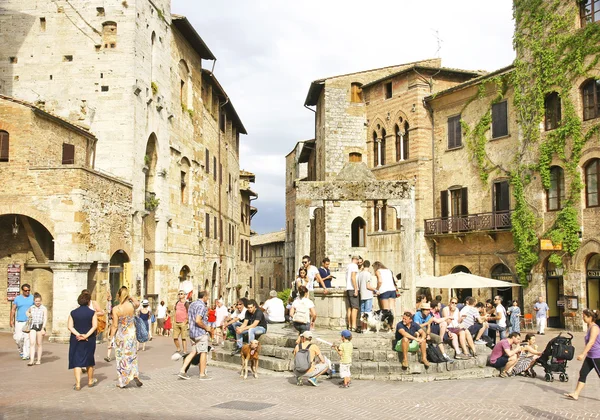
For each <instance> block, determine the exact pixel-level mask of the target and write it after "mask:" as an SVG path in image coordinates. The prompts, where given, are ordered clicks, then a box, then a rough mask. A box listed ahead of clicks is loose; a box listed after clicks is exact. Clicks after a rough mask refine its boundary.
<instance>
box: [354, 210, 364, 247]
mask: <svg viewBox="0 0 600 420" xmlns="http://www.w3.org/2000/svg"><path fill="white" fill-rule="evenodd" d="M366 230H367V224H366V223H365V220H364V219H363V218H362V217H357V218H356V219H354V220H353V221H352V246H353V247H364V246H365V238H366Z"/></svg>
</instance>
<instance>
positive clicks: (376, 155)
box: [373, 131, 379, 167]
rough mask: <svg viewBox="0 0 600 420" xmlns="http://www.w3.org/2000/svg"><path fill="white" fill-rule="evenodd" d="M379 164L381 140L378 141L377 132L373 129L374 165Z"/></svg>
mask: <svg viewBox="0 0 600 420" xmlns="http://www.w3.org/2000/svg"><path fill="white" fill-rule="evenodd" d="M377 166H379V142H378V141H377V133H376V132H375V131H373V167H377Z"/></svg>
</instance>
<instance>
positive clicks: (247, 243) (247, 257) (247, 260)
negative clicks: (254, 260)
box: [246, 239, 250, 262]
mask: <svg viewBox="0 0 600 420" xmlns="http://www.w3.org/2000/svg"><path fill="white" fill-rule="evenodd" d="M249 254H250V241H249V240H247V239H246V262H249V260H250V258H249Z"/></svg>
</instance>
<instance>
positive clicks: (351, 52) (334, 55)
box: [172, 0, 514, 233]
mask: <svg viewBox="0 0 600 420" xmlns="http://www.w3.org/2000/svg"><path fill="white" fill-rule="evenodd" d="M172 9H173V13H177V14H182V15H185V16H187V17H188V19H189V20H190V22H191V23H192V24H193V25H194V27H195V28H196V30H197V31H198V33H199V34H200V36H201V37H202V39H204V41H205V42H206V43H207V44H208V46H209V48H210V49H211V51H212V52H213V53H214V54H215V56H216V57H217V62H216V67H215V76H216V77H217V78H218V79H219V81H220V82H221V84H222V85H223V87H224V88H225V90H226V91H227V93H228V95H229V96H230V98H231V100H232V102H233V104H234V106H235V108H236V110H237V112H238V114H239V115H240V118H241V119H242V121H243V123H244V126H245V127H246V129H247V130H248V133H249V135H248V136H242V144H241V147H240V154H241V167H242V168H243V169H245V170H248V171H251V172H254V173H255V174H256V185H255V188H254V189H255V191H256V192H257V193H258V195H259V199H258V200H257V201H255V202H254V203H255V205H256V207H258V214H257V215H256V216H255V217H254V219H252V228H253V229H254V230H256V231H257V232H259V233H266V232H271V231H275V230H279V229H282V228H283V227H284V226H285V155H286V154H288V153H289V152H290V151H291V150H292V149H293V147H294V145H295V144H296V143H297V142H298V141H300V140H305V139H309V138H312V137H313V133H314V114H313V113H312V112H311V111H309V110H307V109H305V108H304V107H303V104H304V99H305V98H306V94H307V92H308V88H309V86H310V82H311V81H312V80H315V79H319V78H323V77H326V76H334V75H337V74H344V73H351V72H355V71H361V70H367V69H372V68H377V67H383V66H390V65H395V64H401V63H405V62H411V61H416V60H422V59H426V58H432V57H437V56H439V57H441V58H442V65H443V66H446V67H455V68H462V69H470V70H487V71H492V70H495V69H498V68H500V67H504V66H506V65H508V64H510V63H511V62H512V60H513V59H514V52H513V49H512V34H513V20H512V2H511V1H510V0H494V1H481V0H478V1H474V0H454V1H448V0H429V1H426V2H425V1H417V0H412V1H407V0H388V1H383V0H371V1H355V0H320V1H316V0H304V1H302V2H296V1H289V0H285V1H284V0H228V1H221V2H215V1H212V0H211V1H208V0H172ZM207 63H208V64H209V65H212V63H211V62H207Z"/></svg>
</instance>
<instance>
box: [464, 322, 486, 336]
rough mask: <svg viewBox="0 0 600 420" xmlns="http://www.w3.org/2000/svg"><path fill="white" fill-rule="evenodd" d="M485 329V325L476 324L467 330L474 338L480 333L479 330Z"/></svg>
mask: <svg viewBox="0 0 600 420" xmlns="http://www.w3.org/2000/svg"><path fill="white" fill-rule="evenodd" d="M482 327H483V325H481V324H479V323H475V324H473V325H471V326H470V327H469V328H467V329H468V330H469V332H470V333H471V335H472V336H473V337H475V336H476V335H477V333H478V332H479V330H480V329H481V328H482Z"/></svg>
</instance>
